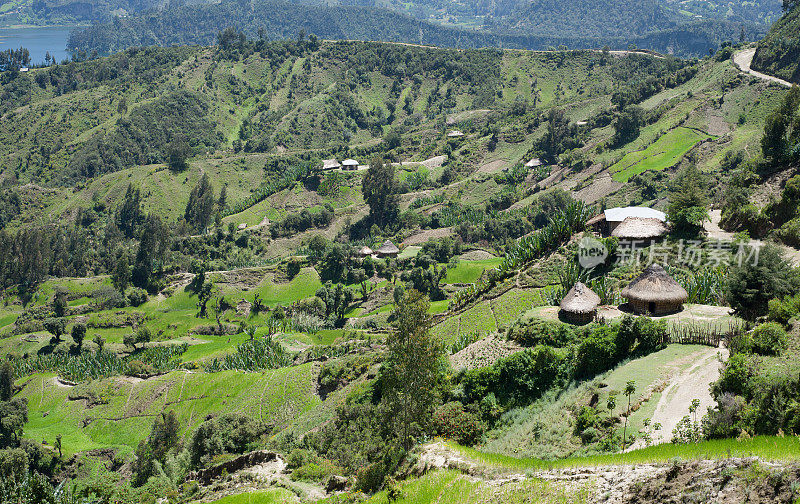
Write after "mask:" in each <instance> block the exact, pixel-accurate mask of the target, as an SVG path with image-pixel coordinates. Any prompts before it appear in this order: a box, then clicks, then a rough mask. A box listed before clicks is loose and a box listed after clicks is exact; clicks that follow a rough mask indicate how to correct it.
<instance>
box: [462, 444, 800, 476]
mask: <svg viewBox="0 0 800 504" xmlns="http://www.w3.org/2000/svg"><path fill="white" fill-rule="evenodd" d="M448 446H450V447H451V448H453V449H455V450H456V451H458V452H459V453H461V454H463V455H464V456H466V457H469V458H471V459H473V460H476V461H478V462H480V463H482V464H485V465H487V466H493V467H498V468H503V469H513V470H520V471H524V470H527V469H531V470H546V469H563V468H569V467H595V466H606V465H635V464H648V463H659V462H661V463H665V462H669V461H671V460H673V459H679V460H697V459H726V458H731V457H742V458H744V457H759V458H760V459H762V460H764V461H773V462H778V461H791V460H798V459H800V438H798V437H797V436H784V437H779V436H756V437H753V438H750V439H744V440H741V441H740V440H737V439H719V440H712V441H700V442H698V443H690V444H672V443H667V444H660V445H656V446H650V447H648V448H642V449H640V450H633V451H630V452H626V453H614V454H607V455H593V456H589V457H573V458H566V459H560V460H541V459H533V458H515V457H509V456H507V455H498V454H494V453H483V452H480V451H478V450H475V449H473V448H466V447H463V446H458V445H455V444H452V443H451V444H448Z"/></svg>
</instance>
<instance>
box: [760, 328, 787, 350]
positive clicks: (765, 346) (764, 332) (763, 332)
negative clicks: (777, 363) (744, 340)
mask: <svg viewBox="0 0 800 504" xmlns="http://www.w3.org/2000/svg"><path fill="white" fill-rule="evenodd" d="M788 339H789V337H788V336H787V334H786V331H784V330H783V327H782V326H781V325H780V324H778V323H776V322H767V323H766V324H761V325H760V326H758V327H756V328H755V329H754V330H753V351H754V352H755V353H757V354H760V355H778V354H780V353H781V352H783V351H784V350H786V347H787V346H788Z"/></svg>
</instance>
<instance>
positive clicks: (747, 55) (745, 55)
mask: <svg viewBox="0 0 800 504" xmlns="http://www.w3.org/2000/svg"><path fill="white" fill-rule="evenodd" d="M755 55H756V50H755V48H753V49H745V50H744V51H740V52H737V53H736V54H734V55H733V64H734V65H736V66H737V67H738V68H739V70H741V71H742V72H744V73H749V74H750V75H754V76H756V77H758V78H759V79H764V80H768V81H771V82H776V83H778V84H780V85H782V86H786V87H792V83H791V82H787V81H785V80H783V79H779V78H777V77H773V76H771V75H767V74H763V73H761V72H757V71H755V70H753V69H752V68H750V65H751V64H752V63H753V56H755Z"/></svg>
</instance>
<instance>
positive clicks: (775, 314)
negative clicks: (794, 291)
mask: <svg viewBox="0 0 800 504" xmlns="http://www.w3.org/2000/svg"><path fill="white" fill-rule="evenodd" d="M798 301H800V296H796V297H794V298H787V299H783V300H781V299H771V300H770V301H769V303H768V304H767V312H768V318H769V320H770V321H772V322H777V323H779V324H783V325H788V324H789V321H790V320H791V319H793V318H794V317H796V316H797V314H798Z"/></svg>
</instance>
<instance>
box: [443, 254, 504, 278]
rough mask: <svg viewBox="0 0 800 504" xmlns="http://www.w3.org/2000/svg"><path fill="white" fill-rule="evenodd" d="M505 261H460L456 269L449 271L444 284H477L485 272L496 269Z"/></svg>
mask: <svg viewBox="0 0 800 504" xmlns="http://www.w3.org/2000/svg"><path fill="white" fill-rule="evenodd" d="M501 262H503V260H502V259H501V258H499V257H496V258H493V259H483V260H479V261H459V262H458V265H457V266H456V267H455V268H451V269H449V270H447V275H446V276H445V278H444V282H445V283H448V284H456V283H475V282H476V281H477V280H478V278H480V276H481V275H482V274H483V272H484V271H486V270H490V269H493V268H496V267H497V266H499V265H500V263H501Z"/></svg>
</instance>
